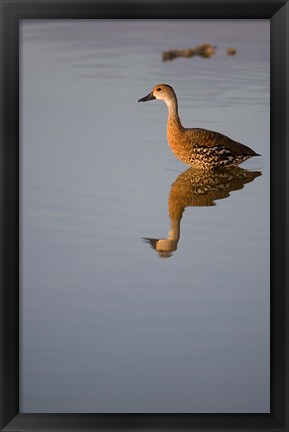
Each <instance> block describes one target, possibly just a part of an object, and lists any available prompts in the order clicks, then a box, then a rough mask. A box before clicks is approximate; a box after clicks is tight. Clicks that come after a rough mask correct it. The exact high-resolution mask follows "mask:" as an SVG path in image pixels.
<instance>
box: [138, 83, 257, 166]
mask: <svg viewBox="0 0 289 432" xmlns="http://www.w3.org/2000/svg"><path fill="white" fill-rule="evenodd" d="M152 99H160V100H163V101H164V102H165V103H166V105H167V107H168V122H167V139H168V144H169V147H170V149H171V151H172V152H173V154H174V155H175V157H176V158H177V159H179V160H180V161H181V162H183V163H185V164H186V165H189V166H191V167H193V168H201V169H215V168H222V167H231V166H236V165H239V164H240V163H242V162H244V161H245V160H247V159H249V158H251V157H252V156H259V155H258V154H257V153H256V152H255V151H254V150H252V149H251V148H249V147H247V146H245V145H244V144H241V143H239V142H237V141H234V140H232V139H231V138H229V137H227V136H225V135H223V134H221V133H219V132H215V131H211V130H207V129H200V128H184V127H183V125H182V123H181V121H180V117H179V114H178V102H177V97H176V94H175V92H174V90H173V88H172V87H171V86H169V85H167V84H157V85H156V86H155V87H154V88H153V90H152V92H151V93H149V94H148V95H147V96H145V97H144V98H142V99H140V100H139V102H145V101H148V100H152Z"/></svg>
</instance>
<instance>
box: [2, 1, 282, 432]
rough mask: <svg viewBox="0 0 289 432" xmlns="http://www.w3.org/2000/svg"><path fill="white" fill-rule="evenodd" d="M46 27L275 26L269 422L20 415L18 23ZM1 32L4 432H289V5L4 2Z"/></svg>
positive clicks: (258, 417) (256, 417)
mask: <svg viewBox="0 0 289 432" xmlns="http://www.w3.org/2000/svg"><path fill="white" fill-rule="evenodd" d="M41 18H43V19H44V18H46V19H47V18H49V19H79V18H83V19H85V18H89V19H93V18H96V19H100V18H102V19H104V18H117V19H122V18H130V19H139V18H141V19H157V18H159V19H160V18H165V19H173V18H180V19H181V18H186V19H201V18H207V19H208V18H213V19H218V18H219V19H221V18H223V19H234V18H238V19H241V18H244V19H250V18H251V19H270V21H271V78H270V80H271V81H270V83H271V137H270V138H271V296H270V300H271V395H270V396H271V413H270V414H19V21H20V20H21V19H41ZM0 24H1V34H0V43H1V83H0V84H1V106H0V115H1V123H0V124H1V126H2V127H1V144H0V149H1V156H0V164H1V165H0V175H1V183H0V184H1V207H0V208H1V215H0V218H1V219H0V220H1V225H0V226H1V232H0V240H1V249H0V274H1V286H0V296H1V297H0V302H1V316H0V318H1V341H0V349H1V357H0V377H1V378H0V379H1V386H0V428H1V431H3V432H8V431H9V432H13V431H26V432H28V431H35V430H37V431H44V430H45V431H56V430H58V431H64V430H73V431H80V430H81V431H97V432H101V431H110V432H112V431H122V432H124V431H151V432H153V431H162V432H164V431H170V432H173V431H182V430H186V431H196V432H197V431H203V432H205V431H207V432H209V431H217V430H220V431H221V430H225V429H226V430H230V431H237V430H238V432H242V431H244V432H245V431H251V432H253V431H259V432H261V431H264V432H265V431H268V432H269V431H273V430H274V432H283V431H284V432H286V431H288V430H289V422H288V411H289V408H288V407H289V399H288V394H289V392H288V383H289V373H288V372H289V368H288V363H289V362H288V347H289V338H288V335H289V332H288V316H289V303H288V216H289V211H288V210H289V201H288V185H289V157H288V155H289V152H288V144H289V143H288V138H289V126H288V123H289V122H288V119H289V116H288V114H289V113H288V100H289V98H288V90H289V84H288V83H289V75H288V69H289V2H288V1H287V0H252V1H250V0H222V1H219V0H203V1H202V0H197V1H194V0H187V1H184V0H181V1H177V0H167V1H165V0H164V1H160V0H156V1H153V0H148V1H142V0H141V1H137V0H135V1H133V0H131V1H126V0H124V1H122V0H121V1H115V0H114V1H110V0H107V1H98V0H84V1H82V0H37V1H36V0H0Z"/></svg>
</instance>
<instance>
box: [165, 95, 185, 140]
mask: <svg viewBox="0 0 289 432" xmlns="http://www.w3.org/2000/svg"><path fill="white" fill-rule="evenodd" d="M166 104H167V107H168V124H167V129H168V132H169V131H172V130H174V131H182V130H183V126H182V123H181V120H180V117H179V112H178V101H177V98H176V97H175V98H171V99H169V100H167V101H166Z"/></svg>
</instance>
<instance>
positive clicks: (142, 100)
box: [138, 92, 156, 102]
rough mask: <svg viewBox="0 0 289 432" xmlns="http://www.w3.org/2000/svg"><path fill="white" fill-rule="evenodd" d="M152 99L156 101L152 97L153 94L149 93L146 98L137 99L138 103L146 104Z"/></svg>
mask: <svg viewBox="0 0 289 432" xmlns="http://www.w3.org/2000/svg"><path fill="white" fill-rule="evenodd" d="M153 99H156V97H155V96H154V95H153V92H151V93H149V94H148V95H147V96H145V97H143V98H141V99H139V100H138V102H146V101H149V100H153Z"/></svg>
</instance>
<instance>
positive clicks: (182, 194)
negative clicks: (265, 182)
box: [143, 167, 262, 258]
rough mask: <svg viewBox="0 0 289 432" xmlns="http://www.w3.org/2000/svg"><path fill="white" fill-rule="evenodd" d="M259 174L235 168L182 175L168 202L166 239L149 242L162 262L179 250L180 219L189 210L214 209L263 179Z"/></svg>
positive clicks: (191, 170) (196, 171)
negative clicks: (220, 201) (217, 201)
mask: <svg viewBox="0 0 289 432" xmlns="http://www.w3.org/2000/svg"><path fill="white" fill-rule="evenodd" d="M261 175H262V173H261V172H260V171H247V170H245V169H243V168H240V167H232V168H227V169H224V170H218V171H213V170H209V171H202V170H198V169H194V168H189V169H188V170H186V171H184V172H182V173H181V174H180V175H179V176H178V177H177V178H176V180H175V181H174V182H173V183H172V185H171V189H170V192H169V198H168V211H169V218H170V228H169V232H168V236H167V238H158V239H153V238H146V237H144V238H143V240H144V241H146V242H147V243H149V244H150V245H151V247H152V248H153V249H155V251H156V252H157V253H158V256H159V257H161V258H169V257H170V256H172V253H173V252H174V251H176V250H177V247H178V242H179V240H180V227H181V219H182V216H183V213H184V211H185V208H186V207H200V206H214V205H215V201H216V200H218V199H223V198H228V197H229V196H230V192H232V191H236V190H240V189H243V187H244V185H245V184H246V183H250V182H252V181H253V180H254V179H255V178H256V177H259V176H261Z"/></svg>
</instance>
